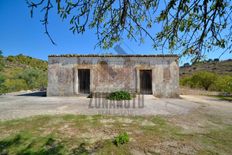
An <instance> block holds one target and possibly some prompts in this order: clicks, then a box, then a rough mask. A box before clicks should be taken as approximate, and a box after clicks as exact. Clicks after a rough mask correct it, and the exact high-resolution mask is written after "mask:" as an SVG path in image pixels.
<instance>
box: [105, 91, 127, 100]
mask: <svg viewBox="0 0 232 155" xmlns="http://www.w3.org/2000/svg"><path fill="white" fill-rule="evenodd" d="M107 99H109V100H118V101H119V100H131V95H130V93H129V92H127V91H115V92H112V93H110V94H109V96H108V97H107Z"/></svg>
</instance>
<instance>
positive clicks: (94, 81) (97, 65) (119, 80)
mask: <svg viewBox="0 0 232 155" xmlns="http://www.w3.org/2000/svg"><path fill="white" fill-rule="evenodd" d="M48 63H49V66H48V90H47V95H48V96H73V95H78V94H79V91H78V69H90V91H91V92H110V91H115V90H128V91H133V92H138V93H139V92H140V83H139V82H140V81H139V70H142V69H151V70H152V91H153V94H154V95H155V96H158V97H175V96H178V94H179V67H178V60H177V57H100V56H99V57H63V56H60V57H59V56H54V57H53V56H50V57H49V60H48Z"/></svg>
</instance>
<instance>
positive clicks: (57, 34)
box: [0, 0, 232, 64]
mask: <svg viewBox="0 0 232 155" xmlns="http://www.w3.org/2000/svg"><path fill="white" fill-rule="evenodd" d="M41 15H42V14H40V13H39V12H35V14H34V17H33V18H30V13H29V9H28V8H27V4H26V2H25V0H0V20H1V24H0V50H2V51H3V54H4V55H5V56H8V55H17V54H21V53H22V54H24V55H28V56H32V57H35V58H39V59H44V60H47V56H48V55H50V54H101V53H105V52H112V53H114V50H113V48H112V49H109V50H107V51H104V50H102V49H99V48H96V49H94V47H95V44H96V43H97V38H96V35H95V32H94V30H88V31H87V32H85V33H84V34H83V35H81V34H79V35H73V34H72V32H71V31H69V25H68V21H61V20H60V18H59V16H57V15H56V14H55V13H53V14H51V15H50V20H49V31H50V33H51V35H52V37H53V39H54V40H55V42H56V43H57V45H56V46H54V45H52V44H51V42H50V41H49V39H48V37H47V36H46V35H45V34H44V28H43V26H42V25H41V23H40V19H41ZM155 29H156V28H155V27H154V28H153V30H155ZM121 46H122V47H123V49H124V50H126V52H127V53H129V54H161V53H160V51H156V50H154V49H153V48H152V42H151V41H150V40H149V39H148V38H145V43H144V44H139V43H136V42H131V41H129V40H124V41H123V42H121ZM167 52H168V51H167ZM220 53H221V51H220V50H218V51H217V52H216V53H208V54H207V58H217V57H218V56H219V55H220ZM221 58H222V59H229V58H232V54H229V53H227V54H224V55H223V56H222V57H221ZM187 61H189V59H186V58H185V59H182V60H181V64H183V63H184V62H187Z"/></svg>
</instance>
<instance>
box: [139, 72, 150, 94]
mask: <svg viewBox="0 0 232 155" xmlns="http://www.w3.org/2000/svg"><path fill="white" fill-rule="evenodd" d="M140 92H141V93H142V94H152V71H151V70H140Z"/></svg>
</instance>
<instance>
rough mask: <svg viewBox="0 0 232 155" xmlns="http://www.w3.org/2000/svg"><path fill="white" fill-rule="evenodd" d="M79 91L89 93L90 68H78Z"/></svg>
mask: <svg viewBox="0 0 232 155" xmlns="http://www.w3.org/2000/svg"><path fill="white" fill-rule="evenodd" d="M78 79H79V93H83V94H88V93H90V70H89V69H78Z"/></svg>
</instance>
